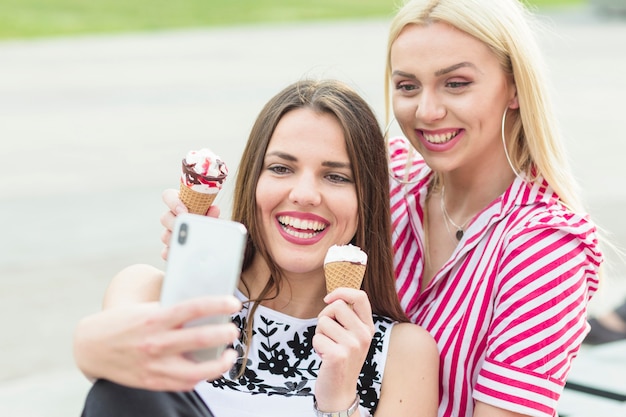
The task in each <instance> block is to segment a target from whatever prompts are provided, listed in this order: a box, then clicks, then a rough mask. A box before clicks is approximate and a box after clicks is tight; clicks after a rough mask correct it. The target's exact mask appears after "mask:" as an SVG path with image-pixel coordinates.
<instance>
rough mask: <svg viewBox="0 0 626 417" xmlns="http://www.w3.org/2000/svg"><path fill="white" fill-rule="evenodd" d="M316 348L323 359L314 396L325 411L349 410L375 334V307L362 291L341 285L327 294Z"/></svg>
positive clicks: (319, 406)
mask: <svg viewBox="0 0 626 417" xmlns="http://www.w3.org/2000/svg"><path fill="white" fill-rule="evenodd" d="M324 302H326V303H327V304H328V305H327V306H326V307H325V308H324V309H323V310H322V311H321V313H320V314H319V316H318V324H317V330H316V332H315V336H314V337H313V347H314V348H315V351H316V352H317V353H318V354H319V355H320V357H321V358H322V364H321V366H320V369H319V374H318V378H317V381H316V383H315V398H316V401H317V406H318V408H319V409H320V410H324V411H341V410H346V409H348V407H349V406H350V405H351V404H352V403H353V402H354V398H355V396H356V389H357V380H358V378H359V374H360V372H361V368H362V367H363V364H364V363H365V359H366V358H367V353H368V351H369V348H370V344H371V342H372V337H373V335H374V322H373V319H372V307H371V305H370V302H369V299H368V297H367V294H366V293H365V292H364V291H361V290H355V289H351V288H338V289H336V290H334V291H333V292H331V293H330V294H328V295H326V297H325V298H324Z"/></svg>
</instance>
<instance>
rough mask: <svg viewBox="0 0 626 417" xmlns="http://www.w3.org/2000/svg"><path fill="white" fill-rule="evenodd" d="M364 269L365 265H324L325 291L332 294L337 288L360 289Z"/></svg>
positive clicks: (343, 263)
mask: <svg viewBox="0 0 626 417" xmlns="http://www.w3.org/2000/svg"><path fill="white" fill-rule="evenodd" d="M365 268H366V266H365V265H361V264H353V263H352V262H345V261H343V262H330V263H328V264H326V265H324V274H325V275H326V291H327V292H332V291H334V290H335V289H337V288H339V287H346V288H354V289H357V290H359V289H361V283H362V282H363V276H364V275H365Z"/></svg>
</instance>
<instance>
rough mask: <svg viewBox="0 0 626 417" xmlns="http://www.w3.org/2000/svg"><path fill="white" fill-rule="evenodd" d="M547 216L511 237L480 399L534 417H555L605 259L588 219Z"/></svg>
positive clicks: (479, 386) (477, 395)
mask: <svg viewBox="0 0 626 417" xmlns="http://www.w3.org/2000/svg"><path fill="white" fill-rule="evenodd" d="M555 211H557V209H553V210H547V211H546V210H543V211H540V212H538V214H537V215H536V216H535V217H532V218H531V220H530V221H529V222H528V223H527V224H525V225H523V227H520V228H519V229H517V232H513V233H511V234H510V237H509V241H508V242H507V243H506V244H505V245H504V248H505V249H504V251H503V253H502V257H501V259H500V263H499V271H498V275H499V276H500V279H499V280H498V281H497V282H498V285H499V288H498V289H497V290H496V291H495V294H497V296H496V299H495V300H494V312H493V319H492V322H491V325H490V329H489V335H490V337H489V339H488V340H487V351H486V358H485V362H484V364H483V366H482V369H481V371H480V373H479V377H478V381H477V383H476V386H475V391H474V395H473V396H474V398H475V399H476V400H480V401H483V402H486V403H489V404H492V405H494V406H498V407H502V408H505V409H509V410H512V411H515V412H518V413H522V414H527V415H531V416H541V417H551V416H553V415H555V411H554V410H555V409H556V404H557V401H558V399H559V397H560V395H561V392H562V390H563V387H564V385H565V379H566V377H567V374H568V372H569V369H570V366H571V361H572V359H573V358H574V357H575V356H576V354H577V352H578V348H579V346H580V344H581V342H582V340H583V338H584V336H585V334H586V332H587V326H588V325H587V322H586V306H587V301H588V300H589V299H590V298H591V296H592V295H593V293H594V292H595V291H596V289H597V286H598V268H599V265H600V263H601V261H602V256H601V254H600V252H599V249H598V242H597V238H596V232H595V227H594V226H593V224H591V223H590V222H589V221H588V220H587V219H586V218H585V217H582V216H579V215H576V214H572V213H569V212H565V211H561V212H555Z"/></svg>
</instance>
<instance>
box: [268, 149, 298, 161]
mask: <svg viewBox="0 0 626 417" xmlns="http://www.w3.org/2000/svg"><path fill="white" fill-rule="evenodd" d="M268 156H277V157H279V158H281V159H286V160H287V161H291V162H295V161H297V160H298V159H297V158H296V157H295V156H293V155H289V154H288V153H284V152H278V151H276V152H270V153H266V154H265V157H266V158H267V157H268Z"/></svg>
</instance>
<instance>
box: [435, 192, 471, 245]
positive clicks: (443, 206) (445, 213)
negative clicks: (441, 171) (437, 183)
mask: <svg viewBox="0 0 626 417" xmlns="http://www.w3.org/2000/svg"><path fill="white" fill-rule="evenodd" d="M445 190H446V187H445V186H443V185H442V186H441V212H442V213H443V217H444V220H445V221H444V223H445V225H446V229H447V230H448V233H449V234H450V236H453V234H452V231H451V230H450V226H449V225H448V223H450V224H451V225H452V226H454V227H455V228H456V233H454V237H455V238H456V240H457V241H460V240H461V239H463V234H464V233H465V227H467V224H468V223H469V221H470V220H471V219H472V218H471V217H470V218H469V219H467V220H465V222H464V223H463V224H462V225H461V226H459V225H458V224H456V223H455V222H454V220H452V218H451V217H450V215H449V214H448V210H446V202H445V196H446V195H445Z"/></svg>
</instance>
